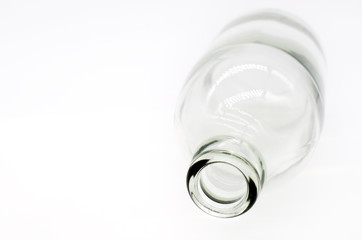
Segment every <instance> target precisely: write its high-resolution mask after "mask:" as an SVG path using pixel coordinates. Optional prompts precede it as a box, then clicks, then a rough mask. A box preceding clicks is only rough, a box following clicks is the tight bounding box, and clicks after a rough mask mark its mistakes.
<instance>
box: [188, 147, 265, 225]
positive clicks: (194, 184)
mask: <svg viewBox="0 0 362 240" xmlns="http://www.w3.org/2000/svg"><path fill="white" fill-rule="evenodd" d="M214 164H222V165H224V166H227V167H229V168H230V167H231V168H234V170H237V171H238V172H239V174H238V175H237V176H238V177H239V178H240V179H239V180H240V181H239V183H240V191H242V194H241V195H240V196H239V197H238V198H237V199H234V200H233V201H227V200H225V201H224V200H223V199H222V197H221V199H220V198H219V199H215V198H213V197H212V196H210V194H208V192H207V190H206V189H205V188H204V187H203V182H202V178H201V176H202V173H203V172H204V171H205V169H206V168H207V167H209V166H212V165H214ZM242 186H244V188H243V190H241V188H242ZM245 186H246V187H245ZM261 187H262V179H261V178H260V176H259V174H258V172H257V170H256V169H255V168H254V166H253V165H252V164H251V163H250V162H249V161H248V160H247V159H246V158H244V157H241V156H238V155H235V154H233V153H231V152H228V151H222V150H210V151H206V152H204V153H202V154H199V155H198V156H197V158H196V159H195V160H194V161H193V163H192V164H191V166H190V168H189V170H188V173H187V189H188V192H189V195H190V197H191V199H192V200H193V202H194V203H195V204H196V205H197V206H198V207H199V208H200V209H201V210H203V211H204V212H206V213H208V214H209V215H212V216H215V217H220V218H231V217H236V216H239V215H241V214H243V213H245V212H247V211H248V210H249V209H250V208H251V207H252V206H253V205H254V203H255V202H256V199H257V197H258V194H259V191H260V189H261ZM240 191H239V192H240Z"/></svg>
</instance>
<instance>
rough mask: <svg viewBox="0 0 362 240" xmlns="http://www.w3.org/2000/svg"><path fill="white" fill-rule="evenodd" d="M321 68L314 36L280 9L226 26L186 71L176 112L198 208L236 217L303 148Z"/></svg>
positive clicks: (318, 96)
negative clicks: (205, 51) (193, 65)
mask: <svg viewBox="0 0 362 240" xmlns="http://www.w3.org/2000/svg"><path fill="white" fill-rule="evenodd" d="M323 68H324V57H323V53H322V50H321V47H320V45H319V43H318V42H317V40H316V38H315V37H314V36H313V35H312V34H311V32H310V31H309V30H308V29H307V28H306V27H305V25H304V24H302V23H301V21H300V20H296V19H295V18H294V17H291V16H289V15H287V14H285V13H280V12H275V11H268V12H258V13H254V14H250V15H247V16H244V17H241V18H239V19H237V20H235V21H234V22H232V23H231V24H229V25H228V26H226V28H225V29H224V30H223V31H222V32H221V34H220V35H219V36H218V37H217V39H216V40H215V41H214V44H213V45H212V47H211V49H210V50H209V51H208V52H207V54H206V55H205V56H204V57H203V58H202V59H201V60H200V61H199V62H198V63H197V65H196V66H195V67H194V69H193V70H192V71H191V74H190V76H189V78H188V80H187V81H186V83H185V86H184V88H183V90H182V93H181V97H180V101H179V105H178V107H177V111H176V118H175V122H176V127H177V129H178V131H179V135H180V136H181V139H182V142H183V143H185V144H184V145H185V148H186V152H187V154H188V157H189V158H190V159H191V165H190V167H189V170H188V173H187V189H188V191H189V195H190V197H191V198H192V200H193V201H194V203H195V204H196V205H197V206H198V207H199V208H200V209H202V210H203V211H205V212H206V213H208V214H210V215H213V216H217V217H234V216H238V215H240V214H242V213H244V212H246V211H247V210H249V209H250V208H251V207H252V206H253V204H254V203H255V201H256V199H257V197H258V195H259V194H260V191H261V189H262V188H263V185H264V183H265V182H267V181H269V180H270V179H272V178H273V177H275V176H277V175H280V174H281V173H285V172H286V171H287V170H290V169H291V168H292V167H293V166H296V165H299V163H300V162H301V161H302V160H303V159H305V158H306V157H307V156H308V155H309V153H310V152H311V150H312V149H313V147H314V146H315V143H316V141H317V140H318V137H319V133H320V130H321V126H322V122H323V86H322V70H323Z"/></svg>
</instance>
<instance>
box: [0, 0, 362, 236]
mask: <svg viewBox="0 0 362 240" xmlns="http://www.w3.org/2000/svg"><path fill="white" fill-rule="evenodd" d="M267 7H273V8H278V9H284V10H287V11H289V12H291V13H294V14H296V15H298V16H299V17H301V18H302V19H304V20H305V22H307V23H308V24H309V25H311V26H312V28H313V29H314V31H315V32H316V34H317V36H318V37H319V39H320V42H321V44H322V46H323V47H324V50H325V53H326V58H327V61H328V75H329V77H328V78H327V79H326V83H325V85H326V93H327V96H326V101H327V108H326V118H325V119H326V121H325V128H324V131H323V134H322V138H321V141H320V144H319V147H318V149H317V151H316V153H315V154H314V157H313V159H312V161H311V162H310V164H309V165H308V166H307V167H306V168H305V169H304V171H303V172H302V173H300V174H299V175H298V176H297V177H295V178H294V179H293V180H292V181H291V182H290V183H289V184H284V185H282V186H281V187H279V188H277V189H272V190H271V189H270V190H267V189H265V191H264V192H263V193H262V195H261V196H260V198H259V199H258V202H257V204H256V205H255V206H254V207H253V209H252V210H251V211H250V212H248V213H247V214H246V215H243V216H241V217H238V218H234V219H228V220H225V219H217V218H213V217H210V216H208V215H206V214H204V213H203V212H201V211H200V210H198V209H197V208H196V207H195V206H194V204H193V203H192V202H191V200H190V199H189V197H188V196H187V192H186V187H185V174H186V171H187V167H188V161H189V160H188V159H183V158H182V157H180V154H179V153H180V151H179V149H178V146H177V144H176V141H175V139H176V138H175V136H174V128H173V111H174V106H175V102H176V99H177V95H178V93H179V90H180V87H181V86H182V84H183V82H184V80H185V77H186V75H187V74H188V72H189V71H190V69H191V67H192V66H193V65H194V63H195V62H196V61H197V60H198V59H199V58H200V57H201V56H202V54H203V53H204V52H205V51H206V49H207V47H208V46H209V45H210V43H211V41H212V40H213V39H214V37H215V35H216V34H217V33H218V32H219V30H220V29H221V28H222V27H223V26H224V25H226V24H227V23H228V22H229V21H231V20H233V19H234V18H236V17H238V16H239V15H241V14H244V13H246V12H249V11H250V10H254V9H258V8H267ZM361 7H362V5H361V3H360V2H359V1H346V0H344V1H308V2H306V1H286V0H285V1H255V2H253V1H236V0H228V1H226V0H220V1H216V0H213V1H204V0H203V1H178V2H176V1H175V2H171V1H143V2H141V1H128V2H126V1H57V2H55V1H1V2H0V239H1V240H3V239H4V240H8V239H9V240H10V239H37V240H39V239H47V240H49V239H67V240H69V239H88V240H91V239H108V240H110V239H361V238H362V229H361V215H362V205H361V202H362V174H361V172H362V160H361V153H360V150H361V143H362V137H361V136H362V134H361V133H362V108H361V102H362V94H361V87H362V82H361V80H360V78H361V73H360V70H361V67H362V58H361V56H362V44H361V43H362V31H361V23H362V15H361V13H360V10H361Z"/></svg>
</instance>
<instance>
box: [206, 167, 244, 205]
mask: <svg viewBox="0 0 362 240" xmlns="http://www.w3.org/2000/svg"><path fill="white" fill-rule="evenodd" d="M199 178H200V180H199V181H200V187H201V190H202V192H203V193H204V194H205V195H206V196H207V197H208V198H210V200H212V201H215V202H217V203H221V204H231V203H235V202H237V201H240V200H242V199H243V198H244V197H245V195H247V191H248V188H247V182H246V179H245V177H244V175H243V173H242V172H241V171H240V170H239V169H237V168H236V167H234V166H232V165H230V164H228V163H223V162H216V163H212V164H209V165H207V166H206V167H205V168H203V169H202V170H200V173H199Z"/></svg>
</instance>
